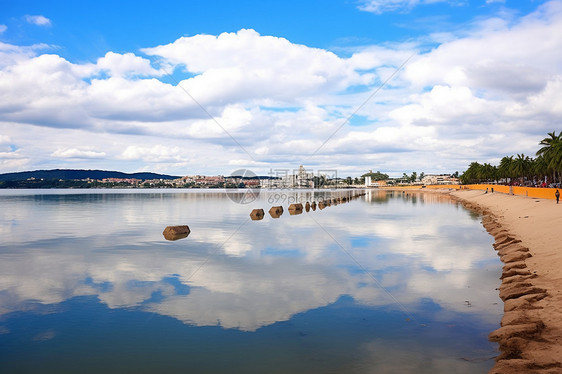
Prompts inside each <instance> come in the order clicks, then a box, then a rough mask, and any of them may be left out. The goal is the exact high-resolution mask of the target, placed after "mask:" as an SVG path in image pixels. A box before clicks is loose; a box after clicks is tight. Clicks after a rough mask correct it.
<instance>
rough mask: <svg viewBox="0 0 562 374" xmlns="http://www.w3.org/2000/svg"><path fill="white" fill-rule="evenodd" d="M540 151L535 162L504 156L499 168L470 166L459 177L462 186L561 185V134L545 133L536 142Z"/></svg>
mask: <svg viewBox="0 0 562 374" xmlns="http://www.w3.org/2000/svg"><path fill="white" fill-rule="evenodd" d="M539 145H540V146H541V148H540V149H539V150H538V151H537V153H536V156H537V157H536V158H532V157H529V156H526V155H525V154H524V153H521V154H517V155H511V156H504V157H503V158H502V159H501V160H500V163H499V165H497V166H495V165H492V164H489V163H484V164H480V163H478V162H472V163H471V164H470V165H469V166H468V169H466V171H465V172H464V173H463V174H462V175H461V176H460V179H461V182H462V183H463V184H471V183H506V184H513V183H517V184H520V185H523V184H530V185H544V184H546V181H547V180H550V183H560V182H561V181H562V180H561V179H562V178H561V177H562V131H561V132H560V133H559V134H558V135H556V131H553V132H550V133H548V137H546V138H544V139H543V140H541V141H540V142H539Z"/></svg>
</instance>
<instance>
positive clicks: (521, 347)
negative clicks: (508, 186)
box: [419, 189, 562, 374]
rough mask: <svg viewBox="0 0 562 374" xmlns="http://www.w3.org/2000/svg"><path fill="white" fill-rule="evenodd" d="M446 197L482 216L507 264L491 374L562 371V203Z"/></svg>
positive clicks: (474, 193)
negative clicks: (561, 231) (561, 238)
mask: <svg viewBox="0 0 562 374" xmlns="http://www.w3.org/2000/svg"><path fill="white" fill-rule="evenodd" d="M419 191H421V192H424V193H426V192H429V193H443V194H447V195H450V196H451V197H452V198H453V199H454V200H457V201H459V202H460V203H462V204H463V205H464V206H465V207H466V208H467V209H470V210H473V211H476V212H478V213H480V214H481V215H482V224H483V226H484V228H485V229H486V230H487V231H488V233H489V234H490V235H492V236H493V237H494V238H495V243H494V244H493V247H494V249H495V250H496V252H497V254H498V256H500V258H501V261H502V262H503V264H504V266H503V269H502V276H501V278H500V279H501V280H502V282H501V286H500V287H499V296H500V298H501V299H502V300H503V302H504V315H503V318H502V320H501V327H500V328H498V329H497V330H495V331H493V332H491V333H490V335H489V339H490V340H491V341H494V342H498V344H499V349H500V354H499V356H498V357H497V358H496V364H495V365H494V367H493V368H492V369H491V370H490V371H489V373H491V374H505V373H509V374H517V373H537V374H539V373H540V374H543V373H548V374H554V373H562V245H561V243H560V235H559V232H560V229H561V228H562V204H558V205H557V204H556V202H555V201H554V200H548V199H539V198H532V197H525V196H514V195H509V194H503V193H498V192H495V193H487V194H486V193H484V192H483V191H480V190H456V191H450V190H431V191H427V190H421V189H419Z"/></svg>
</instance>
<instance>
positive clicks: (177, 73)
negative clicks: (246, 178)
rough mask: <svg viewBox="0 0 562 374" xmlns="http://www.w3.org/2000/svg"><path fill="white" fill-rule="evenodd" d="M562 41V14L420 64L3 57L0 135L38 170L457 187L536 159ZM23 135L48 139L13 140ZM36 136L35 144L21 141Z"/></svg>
mask: <svg viewBox="0 0 562 374" xmlns="http://www.w3.org/2000/svg"><path fill="white" fill-rule="evenodd" d="M381 4H382V3H381ZM419 4H422V2H420V3H419ZM561 25H562V2H560V1H554V2H549V3H546V4H544V5H542V6H540V7H538V9H537V10H536V11H535V12H533V13H530V14H528V15H525V16H522V17H520V18H516V17H514V16H513V14H508V15H505V16H503V15H501V14H500V15H498V16H494V17H489V18H486V19H479V20H478V21H476V22H474V23H472V24H470V25H468V27H467V28H465V29H464V30H462V34H460V35H455V34H453V33H451V34H449V35H447V37H444V38H441V42H440V44H439V45H438V46H437V47H435V48H433V49H431V50H429V51H426V48H427V45H426V44H424V43H425V42H426V39H425V38H424V37H421V38H420V40H418V41H416V40H409V41H407V42H405V43H402V44H397V43H394V44H388V43H386V44H375V45H368V46H365V47H362V48H356V49H355V51H354V53H352V54H351V55H350V56H349V57H340V56H338V55H336V54H335V53H333V52H330V51H327V50H323V49H319V48H310V47H308V46H305V45H299V44H294V43H292V42H290V41H289V40H287V39H284V38H280V37H275V36H264V35H260V34H259V33H257V32H256V31H254V30H240V31H238V32H236V33H223V34H220V35H195V36H190V37H182V38H179V39H177V40H175V41H173V42H172V43H169V44H165V45H160V46H155V47H152V48H145V49H142V50H141V51H142V52H143V53H145V54H146V55H148V56H150V58H147V57H142V56H139V55H136V54H134V53H131V52H128V53H115V52H107V53H105V54H104V55H103V56H101V57H100V58H98V59H97V60H96V61H95V63H76V62H71V61H68V60H66V59H64V58H62V57H61V56H59V55H57V54H54V53H51V54H44V53H43V54H42V50H44V49H47V48H49V46H46V45H34V46H15V45H10V44H7V43H0V124H4V126H2V127H0V129H5V130H3V132H2V133H4V134H6V135H9V136H11V138H12V140H13V142H15V143H17V144H18V146H20V147H21V150H20V151H19V152H20V154H21V155H22V157H23V155H24V156H25V158H26V159H33V160H36V161H35V162H37V163H41V162H43V163H44V162H45V159H46V158H47V159H49V158H50V157H52V156H51V155H59V156H60V155H62V154H63V153H61V152H63V151H65V150H69V149H76V150H84V149H89V150H93V151H95V152H99V153H100V154H102V153H103V154H105V158H104V160H105V161H106V162H110V163H111V164H112V165H115V166H112V167H105V168H106V169H107V168H111V169H120V168H123V167H128V168H129V167H133V165H134V168H135V170H136V169H138V168H140V169H143V170H145V169H146V168H150V167H155V168H158V169H160V170H164V169H165V170H168V171H170V172H172V173H174V174H181V173H183V172H184V170H185V166H186V165H187V163H188V162H191V163H192V164H193V165H195V163H194V162H195V161H197V165H198V167H199V168H200V169H199V170H193V171H194V172H195V173H208V174H216V173H223V174H228V173H230V172H231V171H232V170H230V169H229V168H230V167H232V166H233V165H236V166H241V167H244V166H245V167H250V168H252V167H255V168H263V169H258V170H256V171H258V172H260V173H261V172H264V173H266V172H267V171H268V170H269V169H270V168H271V167H273V168H276V167H289V168H290V167H294V165H295V164H296V165H299V164H301V163H302V162H306V163H309V164H310V165H311V167H313V168H322V167H328V168H335V167H337V168H341V170H345V171H346V172H349V173H352V174H359V173H362V172H364V171H365V170H368V169H381V170H382V171H387V172H391V173H394V172H395V173H397V174H398V175H401V174H402V172H403V171H404V170H405V169H412V168H415V169H417V170H420V171H421V170H424V171H426V172H451V171H455V170H459V169H460V170H461V171H462V168H464V167H466V165H468V164H469V163H470V162H471V161H474V160H479V161H482V162H497V160H499V159H500V158H501V157H502V156H503V155H505V154H509V152H517V153H521V152H524V153H526V154H533V153H534V152H535V151H536V149H537V145H536V143H537V142H538V141H539V140H540V139H542V137H544V135H545V134H546V132H547V131H552V128H551V126H552V123H559V122H560V120H561V117H562V114H561V109H560V106H559V104H558V103H559V102H560V95H559V92H560V90H559V89H560V81H561V78H560V77H561V76H562V68H561V66H562V54H561V53H560V52H559V51H560V50H562V37H560V35H562V26H561ZM434 42H435V40H433V41H432V43H434ZM416 50H417V51H418V52H415V56H414V57H413V58H412V59H411V60H410V62H409V63H408V64H407V65H406V66H405V67H404V69H403V70H401V71H399V72H398V74H396V76H395V77H394V78H393V79H392V80H391V81H390V82H389V83H388V84H387V85H386V86H384V87H383V88H382V89H381V90H380V91H378V92H377V94H376V95H375V96H374V97H373V98H372V99H371V100H370V101H368V102H366V104H365V106H364V107H363V108H362V109H361V110H360V111H359V112H358V113H357V115H358V116H356V117H354V118H352V120H351V123H346V122H345V121H346V119H347V118H349V116H351V114H352V113H353V112H354V110H355V109H356V108H357V107H358V106H359V105H360V104H361V103H364V102H365V101H366V100H367V99H368V97H369V96H370V95H371V93H372V92H373V91H374V90H375V89H376V88H377V87H378V86H379V85H380V84H381V82H383V81H384V80H385V79H386V78H387V77H389V76H390V75H392V74H393V73H394V72H395V69H396V68H397V67H398V66H399V65H401V64H402V63H403V62H404V61H405V60H406V59H407V58H408V57H410V56H411V55H412V53H414V51H416ZM53 51H54V52H56V50H53ZM419 51H424V52H419ZM166 72H170V73H173V74H174V77H176V78H177V77H181V78H178V79H179V80H180V84H179V85H177V84H176V82H174V81H173V80H171V79H169V77H168V76H167V75H166ZM211 117H212V118H211ZM342 124H343V126H342ZM28 125H32V126H38V127H40V128H43V129H45V130H44V131H39V130H36V131H34V132H32V133H30V132H27V134H23V132H22V133H19V132H18V131H17V130H16V128H19V127H21V128H27V127H25V126H28ZM14 126H15V127H14ZM221 127H222V128H221ZM223 128H224V130H223ZM62 129H65V130H64V131H70V129H75V130H77V132H75V134H76V136H77V138H74V139H68V138H67V137H66V136H63V135H62V134H61V133H62ZM338 129H339V130H338ZM225 130H226V131H225ZM39 132H40V133H41V134H42V136H43V138H41V141H35V142H32V141H30V142H28V141H27V139H26V135H27V136H31V137H33V136H34V133H37V134H38V133H39ZM227 132H228V133H227ZM506 132H508V133H509V134H510V137H509V138H510V140H509V141H508V140H507V139H506V138H505V136H504V135H505V134H506ZM30 134H31V135H30ZM332 135H333V136H332ZM230 136H232V137H233V138H234V139H235V141H234V140H233V139H232V138H231V137H230ZM331 136H332V138H331V139H330V141H328V142H327V143H325V141H326V140H327V139H328V138H329V137H331ZM108 137H109V138H110V141H108ZM530 138H533V141H529V139H530ZM62 139H65V141H66V142H67V143H63V142H62ZM90 142H94V143H95V144H94V145H92V144H90ZM323 143H325V144H324V145H323V146H322V144H323ZM117 144H120V145H119V146H118V145H117ZM239 145H242V147H243V149H242V147H240V146H239ZM517 146H522V147H523V148H521V149H516V147H517ZM88 147H90V148H88ZM319 147H321V148H320V149H319ZM166 148H168V151H166V150H165V149H166ZM317 149H319V150H318V152H317V153H316V154H313V152H315V150H317ZM246 151H248V152H249V153H250V154H251V155H252V158H253V159H254V160H252V159H251V158H250V157H249V156H248V155H247V154H246V153H245V152H246ZM430 152H431V153H430ZM437 153H438V154H439V155H440V157H441V160H440V161H439V162H435V157H434V155H435V154H437ZM359 155H360V156H359ZM59 160H61V161H63V160H69V162H70V160H71V161H72V162H73V163H74V162H79V159H77V158H70V157H66V158H64V157H62V158H59ZM90 160H91V161H92V162H95V160H102V159H101V158H100V159H90ZM244 160H246V161H244ZM303 160H304V161H303ZM244 162H245V164H244ZM174 168H177V170H176V171H173V170H174ZM129 170H130V169H129Z"/></svg>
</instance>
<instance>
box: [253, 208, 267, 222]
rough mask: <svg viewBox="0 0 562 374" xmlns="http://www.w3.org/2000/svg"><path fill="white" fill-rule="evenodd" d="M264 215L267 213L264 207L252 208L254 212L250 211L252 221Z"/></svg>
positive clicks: (260, 218)
mask: <svg viewBox="0 0 562 374" xmlns="http://www.w3.org/2000/svg"><path fill="white" fill-rule="evenodd" d="M264 215H265V213H264V212H263V209H254V210H252V213H250V218H251V219H252V221H259V220H262V219H263V216H264Z"/></svg>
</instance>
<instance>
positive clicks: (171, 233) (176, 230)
mask: <svg viewBox="0 0 562 374" xmlns="http://www.w3.org/2000/svg"><path fill="white" fill-rule="evenodd" d="M190 232H191V230H190V229H189V226H187V225H180V226H167V227H166V228H165V229H164V231H163V232H162V234H163V235H164V238H165V239H166V240H178V239H183V238H187V236H188V235H189V233H190Z"/></svg>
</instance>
